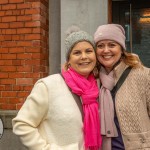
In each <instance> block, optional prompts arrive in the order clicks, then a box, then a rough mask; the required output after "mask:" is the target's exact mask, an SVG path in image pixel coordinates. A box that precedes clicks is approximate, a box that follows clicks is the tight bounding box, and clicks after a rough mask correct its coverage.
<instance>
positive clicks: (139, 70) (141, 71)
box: [132, 66, 150, 77]
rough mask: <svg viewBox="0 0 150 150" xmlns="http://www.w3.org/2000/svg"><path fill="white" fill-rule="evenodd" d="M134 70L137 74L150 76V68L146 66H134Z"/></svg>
mask: <svg viewBox="0 0 150 150" xmlns="http://www.w3.org/2000/svg"><path fill="white" fill-rule="evenodd" d="M132 71H133V73H134V74H135V75H140V76H145V77H146V76H150V68H147V67H144V66H143V67H140V68H133V69H132Z"/></svg>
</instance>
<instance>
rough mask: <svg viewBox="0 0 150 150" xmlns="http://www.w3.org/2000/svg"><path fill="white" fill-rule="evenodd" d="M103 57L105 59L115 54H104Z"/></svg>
mask: <svg viewBox="0 0 150 150" xmlns="http://www.w3.org/2000/svg"><path fill="white" fill-rule="evenodd" d="M102 57H103V58H104V59H110V58H112V57H113V55H103V56H102Z"/></svg>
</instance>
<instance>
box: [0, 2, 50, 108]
mask: <svg viewBox="0 0 150 150" xmlns="http://www.w3.org/2000/svg"><path fill="white" fill-rule="evenodd" d="M47 75H48V0H0V109H2V110H18V109H20V107H21V106H22V104H23V102H24V101H25V99H26V97H27V96H28V95H29V93H30V91H31V89H32V87H33V85H34V83H35V82H36V81H37V79H39V78H42V77H44V76H47Z"/></svg>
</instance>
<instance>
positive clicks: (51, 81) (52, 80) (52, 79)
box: [36, 74, 66, 88]
mask: <svg viewBox="0 0 150 150" xmlns="http://www.w3.org/2000/svg"><path fill="white" fill-rule="evenodd" d="M36 84H44V85H45V86H46V87H47V88H57V87H60V86H63V85H64V84H66V83H65V81H64V79H63V77H62V76H61V74H53V75H49V76H47V77H45V78H41V79H39V80H38V81H37V82H36Z"/></svg>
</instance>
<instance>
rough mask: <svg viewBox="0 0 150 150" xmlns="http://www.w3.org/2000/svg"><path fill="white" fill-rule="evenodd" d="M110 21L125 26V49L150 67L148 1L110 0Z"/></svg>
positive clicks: (149, 7) (149, 2)
mask: <svg viewBox="0 0 150 150" xmlns="http://www.w3.org/2000/svg"><path fill="white" fill-rule="evenodd" d="M112 23H118V24H121V25H122V26H123V27H124V28H125V31H126V46H127V51H131V52H133V53H136V54H138V55H139V57H140V59H141V60H142V62H143V64H144V65H145V66H147V67H150V1H149V0H112Z"/></svg>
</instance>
